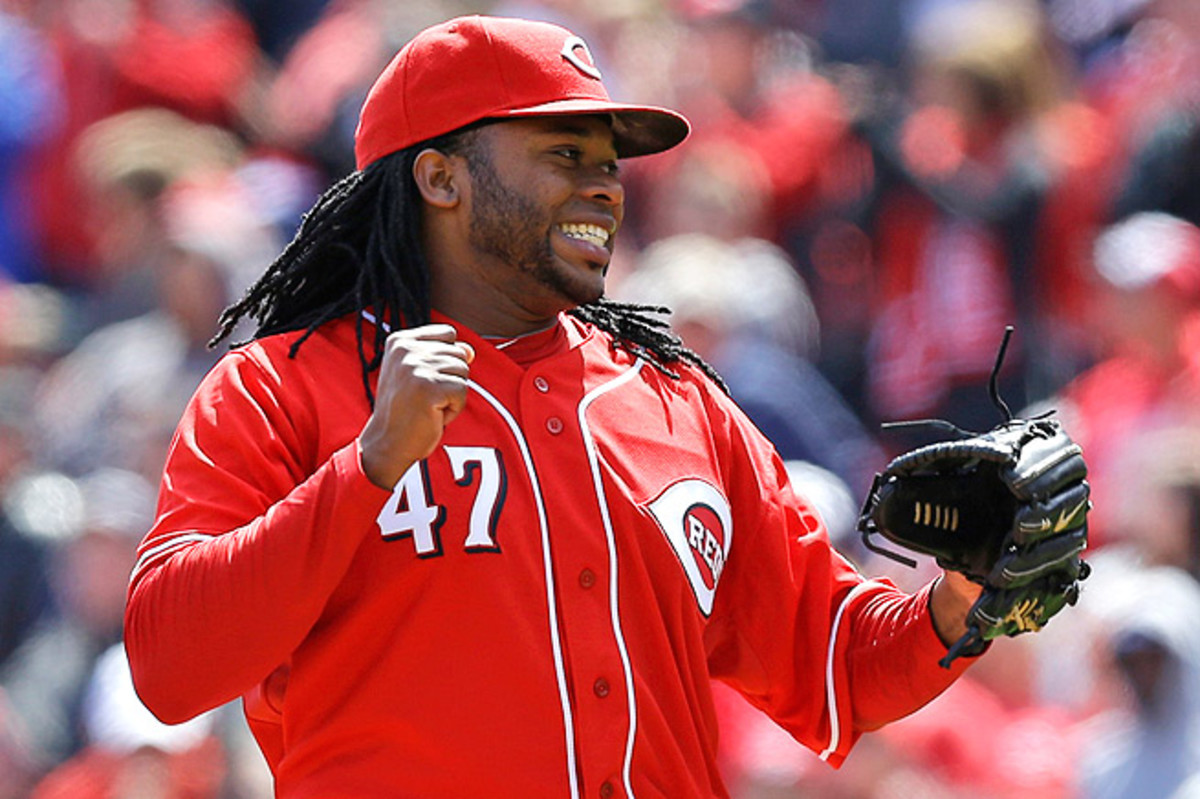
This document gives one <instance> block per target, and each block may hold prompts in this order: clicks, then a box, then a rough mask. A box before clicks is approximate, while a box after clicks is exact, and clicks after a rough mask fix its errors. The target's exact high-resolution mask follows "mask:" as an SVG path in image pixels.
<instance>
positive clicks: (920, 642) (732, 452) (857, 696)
mask: <svg viewBox="0 0 1200 799" xmlns="http://www.w3.org/2000/svg"><path fill="white" fill-rule="evenodd" d="M720 405H721V406H722V407H721V408H720V409H719V410H718V411H717V414H716V416H717V418H724V419H725V421H726V427H725V432H726V433H727V434H728V435H729V441H728V444H727V452H728V455H729V458H730V463H729V465H728V466H727V467H726V469H727V471H728V472H729V474H730V475H733V476H737V475H740V477H734V478H733V479H730V481H729V483H728V485H730V486H734V487H735V488H732V489H731V491H732V492H733V496H731V497H730V500H731V504H732V505H733V507H734V514H735V518H734V522H733V526H734V544H733V549H732V552H731V554H730V556H729V558H728V560H727V562H726V567H725V575H724V576H723V577H722V580H721V583H720V586H719V588H718V590H717V595H716V601H715V604H714V610H713V616H712V618H711V619H710V622H709V626H708V632H707V635H706V644H707V647H708V651H709V667H710V671H711V673H712V674H713V676H714V677H716V678H717V679H720V680H722V681H724V682H726V683H728V684H729V685H731V686H732V687H734V688H735V689H737V690H738V691H739V692H741V693H742V694H743V695H744V696H745V697H746V698H747V699H748V700H749V701H750V702H751V704H753V705H755V706H756V707H758V708H760V709H761V710H763V711H764V712H766V713H767V715H769V716H770V717H771V718H773V719H774V720H775V721H776V722H777V723H778V724H780V725H781V726H782V727H784V728H785V729H786V730H787V731H788V732H789V733H791V734H792V736H793V737H795V738H796V739H797V740H798V741H800V742H801V743H802V744H804V745H805V746H807V747H808V748H810V749H812V750H813V751H814V752H816V753H817V754H818V755H819V756H820V757H821V759H823V760H825V761H827V762H829V763H830V764H831V765H834V766H837V765H840V764H841V762H842V761H843V760H844V759H845V757H846V755H847V754H848V753H849V751H850V749H851V747H852V746H853V744H854V742H855V741H856V740H857V739H858V738H859V737H860V736H861V734H862V733H863V732H866V731H868V730H871V729H875V728H877V727H879V726H882V725H883V724H885V723H887V722H889V721H893V720H896V719H898V718H901V717H903V716H905V715H907V714H909V713H912V712H914V711H915V710H917V709H919V708H920V707H922V706H923V705H924V704H926V703H927V702H929V701H930V700H931V699H933V698H934V697H936V696H937V695H938V694H939V693H941V692H942V691H943V690H945V688H947V687H948V686H949V685H950V684H951V683H952V682H953V681H954V680H955V679H956V678H957V677H958V676H959V675H960V674H961V673H962V672H963V670H964V669H965V668H966V667H967V665H968V664H969V660H968V659H959V660H956V661H955V663H954V664H953V667H952V668H951V669H949V670H947V669H943V668H942V667H941V666H940V665H939V664H938V660H939V659H940V658H941V657H942V656H943V655H945V653H946V647H945V646H944V645H943V644H942V642H941V640H940V639H939V638H938V636H937V633H936V632H935V630H934V627H933V620H932V617H931V616H930V612H929V591H930V587H928V586H927V587H926V588H925V589H923V590H921V591H918V592H916V593H914V594H907V593H905V592H902V591H901V590H900V589H898V588H897V587H896V586H895V585H894V584H893V583H891V582H890V581H887V580H869V579H867V578H866V577H865V576H864V575H862V574H861V573H860V572H859V571H858V570H857V568H856V567H855V566H854V565H853V564H851V563H850V562H849V561H848V560H847V559H846V558H845V557H843V556H842V555H841V554H840V553H839V552H837V551H836V550H835V549H834V548H833V547H832V545H831V544H830V541H829V537H828V534H827V532H826V529H825V527H824V524H823V522H822V521H821V519H820V517H819V514H818V513H817V512H816V510H815V509H814V508H813V507H812V506H811V505H810V504H809V503H808V502H806V501H805V500H804V498H803V497H799V496H797V495H795V494H794V493H793V492H792V490H791V487H790V485H789V483H788V478H787V470H786V468H785V466H784V464H783V462H782V460H781V459H780V458H779V456H778V455H777V454H776V453H775V451H774V449H773V448H772V447H771V445H770V444H769V442H767V441H766V439H765V438H763V437H762V436H761V434H759V433H758V431H757V430H755V429H754V428H753V425H752V424H751V423H750V422H749V421H747V420H746V419H745V418H744V416H743V415H742V414H740V412H738V411H737V409H736V408H731V407H725V406H724V403H720ZM749 475H753V476H754V477H753V479H747V478H748V476H749Z"/></svg>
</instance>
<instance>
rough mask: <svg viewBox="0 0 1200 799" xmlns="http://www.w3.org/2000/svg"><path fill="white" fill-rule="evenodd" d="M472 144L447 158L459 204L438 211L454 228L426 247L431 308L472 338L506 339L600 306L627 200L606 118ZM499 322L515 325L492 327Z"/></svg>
mask: <svg viewBox="0 0 1200 799" xmlns="http://www.w3.org/2000/svg"><path fill="white" fill-rule="evenodd" d="M475 136H476V139H475V141H474V142H473V143H472V144H471V145H470V146H469V147H467V148H466V150H465V151H464V153H463V154H462V155H460V156H453V157H452V159H451V162H452V163H454V164H456V165H457V166H458V169H457V170H456V174H457V175H459V176H460V177H459V181H460V182H459V188H460V191H459V197H460V200H459V201H458V202H456V203H455V204H454V205H453V206H451V207H449V208H447V209H446V210H447V211H452V212H454V214H455V219H456V220H457V222H456V224H454V225H451V226H442V227H439V228H438V230H440V231H442V232H443V235H442V236H441V238H440V240H439V241H437V242H435V246H434V247H433V248H431V260H432V261H433V264H432V266H433V270H434V280H435V288H436V286H437V285H440V286H441V288H442V291H440V292H437V291H435V307H437V308H438V310H440V311H442V312H443V313H446V314H448V315H450V316H452V317H454V318H457V319H459V320H460V321H464V322H468V323H472V322H474V326H476V328H477V329H478V330H479V332H483V333H506V334H511V333H512V332H513V330H518V332H520V329H536V327H537V326H540V325H544V324H546V323H547V322H548V321H549V320H550V319H552V318H553V317H554V315H556V314H557V313H558V312H560V311H563V310H567V309H569V308H573V307H575V306H577V305H582V304H585V303H589V302H594V301H595V300H597V299H599V298H600V297H601V296H602V295H603V293H604V274H605V271H606V270H607V268H608V263H609V260H610V259H611V257H612V247H613V242H614V236H615V234H616V231H617V228H618V227H619V226H620V223H621V220H622V217H623V214H624V199H625V195H624V190H623V188H622V186H621V182H620V180H618V178H617V156H616V150H615V149H614V147H613V137H612V130H611V128H610V126H609V124H608V122H607V120H606V119H604V118H603V117H593V116H586V117H533V118H529V119H518V120H511V121H505V122H503V123H497V124H492V125H488V126H486V127H484V128H481V129H480V130H479V131H478V132H477V133H476V134H475ZM464 173H465V174H464ZM448 236H452V237H454V238H455V239H456V241H453V242H447V241H446V239H447V237H448ZM467 288H470V290H469V291H468V290H466V289H467ZM447 303H449V304H450V305H454V306H459V307H446V306H447ZM464 305H465V306H466V307H463V306H464ZM497 314H507V315H508V316H509V317H511V319H510V320H509V321H511V322H512V323H514V324H508V325H504V324H501V325H500V326H501V327H505V328H507V329H504V330H500V329H497V320H496V315H497ZM481 316H482V317H486V318H488V319H489V320H491V321H490V322H488V323H480V322H478V321H476V320H478V319H479V318H480V317H481ZM488 326H490V327H491V328H493V329H491V330H486V329H482V328H483V327H488Z"/></svg>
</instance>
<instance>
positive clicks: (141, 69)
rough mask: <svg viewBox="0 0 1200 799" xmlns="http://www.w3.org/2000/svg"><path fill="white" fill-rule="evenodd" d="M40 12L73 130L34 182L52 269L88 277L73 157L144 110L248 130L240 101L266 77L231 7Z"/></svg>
mask: <svg viewBox="0 0 1200 799" xmlns="http://www.w3.org/2000/svg"><path fill="white" fill-rule="evenodd" d="M34 6H35V8H34V10H32V11H31V12H30V14H31V16H32V17H34V18H35V19H36V20H37V22H38V24H39V25H40V26H41V28H42V30H43V31H45V35H46V36H47V37H48V39H49V40H50V42H51V43H52V44H53V47H54V51H55V53H56V55H57V60H58V62H59V65H60V74H61V75H62V76H63V98H64V105H63V110H64V113H63V123H62V125H61V126H60V127H59V128H58V130H57V134H56V135H55V136H53V137H52V138H50V139H48V140H45V141H43V142H42V146H41V147H40V148H39V151H38V153H37V157H36V159H35V160H34V163H33V164H32V173H31V176H30V180H29V182H28V183H27V184H26V189H27V191H28V194H29V197H30V199H31V200H32V203H33V206H34V208H35V212H36V224H37V230H38V234H39V240H40V243H41V246H42V248H43V252H44V254H45V256H46V258H47V264H46V267H47V270H48V272H49V274H50V275H52V276H53V278H54V279H56V280H63V281H68V280H83V281H86V280H87V279H88V277H89V275H88V272H89V270H90V269H91V267H92V266H93V258H94V257H95V252H94V250H93V247H94V246H95V241H94V240H93V238H92V236H93V234H94V231H89V230H88V229H87V228H86V227H85V226H84V225H82V224H81V220H80V218H79V216H78V215H77V214H75V213H72V212H71V210H72V209H75V208H78V207H80V206H81V205H82V204H83V203H82V197H83V194H84V186H83V185H82V184H81V180H80V176H79V175H78V174H77V173H76V172H75V171H74V168H75V166H74V164H73V162H72V160H71V159H70V158H65V157H64V155H66V154H69V153H71V152H72V151H73V150H74V148H75V145H76V141H77V139H78V137H79V136H80V135H81V134H82V133H83V131H85V130H86V129H88V128H89V127H90V126H91V125H92V124H94V123H95V122H97V121H100V120H102V119H105V118H106V117H108V116H110V115H113V114H117V113H121V112H123V111H128V110H132V109H137V108H141V107H149V106H153V107H158V108H165V109H171V110H174V111H176V112H177V113H179V114H181V115H183V116H186V117H188V118H190V119H193V120H196V121H201V122H210V123H215V124H220V125H225V126H229V127H237V126H238V125H239V124H240V119H241V110H240V104H241V103H242V102H243V97H244V95H245V94H246V92H247V90H248V89H249V88H250V86H251V85H252V81H253V80H254V79H255V77H256V75H257V74H258V68H259V61H258V49H257V43H256V41H255V39H254V32H253V29H252V28H251V27H250V26H249V24H248V23H247V22H246V21H245V20H244V19H243V18H242V17H241V16H239V14H238V13H237V12H236V10H235V9H234V8H232V7H231V6H230V5H229V4H228V2H226V0H203V1H202V2H201V1H199V0H104V2H96V0H61V1H59V2H46V3H36V4H34Z"/></svg>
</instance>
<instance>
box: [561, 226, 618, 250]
mask: <svg viewBox="0 0 1200 799" xmlns="http://www.w3.org/2000/svg"><path fill="white" fill-rule="evenodd" d="M558 229H559V230H561V231H562V232H563V233H564V234H566V235H567V236H569V237H570V238H573V239H579V240H581V241H586V242H588V243H589V244H595V245H596V246H597V247H603V246H605V245H606V244H608V237H609V232H608V230H606V229H605V228H602V227H600V226H599V225H590V224H565V225H559V226H558Z"/></svg>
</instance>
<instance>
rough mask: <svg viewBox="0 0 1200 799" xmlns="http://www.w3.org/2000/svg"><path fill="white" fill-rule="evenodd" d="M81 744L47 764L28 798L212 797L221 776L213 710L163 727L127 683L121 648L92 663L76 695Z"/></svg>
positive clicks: (217, 792) (215, 795)
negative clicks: (60, 760)
mask: <svg viewBox="0 0 1200 799" xmlns="http://www.w3.org/2000/svg"><path fill="white" fill-rule="evenodd" d="M82 715H83V727H84V731H85V740H86V741H87V744H86V746H84V748H83V749H82V750H81V751H80V752H79V753H78V754H76V755H75V756H74V757H72V758H70V759H69V760H67V761H66V762H65V763H63V764H62V765H60V766H58V767H57V768H55V769H54V771H52V772H51V773H50V774H49V775H48V776H47V777H46V778H45V779H43V780H42V781H41V782H40V783H39V784H38V786H37V788H36V789H35V790H34V791H33V793H32V798H33V799H111V798H112V797H137V799H217V798H218V797H219V796H220V795H221V794H220V790H221V786H222V783H223V780H224V778H225V770H226V769H225V761H224V755H223V753H222V750H221V743H220V741H219V740H218V739H217V737H216V736H215V735H214V733H213V713H207V714H204V715H201V716H197V717H196V718H194V719H192V720H190V721H186V722H184V723H183V724H178V725H175V726H167V725H166V724H163V723H162V722H160V721H159V720H158V719H156V718H154V716H153V715H151V714H150V711H149V710H146V708H145V707H144V706H143V705H142V703H141V700H139V699H138V697H137V694H136V693H134V690H133V680H132V679H131V678H130V676H129V663H128V661H127V660H126V659H125V648H124V647H123V646H122V645H121V644H114V645H113V646H112V647H110V648H109V649H108V650H107V651H105V653H104V654H103V655H101V656H100V657H99V659H98V660H97V662H96V668H95V670H94V671H93V673H92V676H91V678H90V679H89V681H88V686H87V691H86V694H85V695H84V698H83V714H82Z"/></svg>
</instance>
